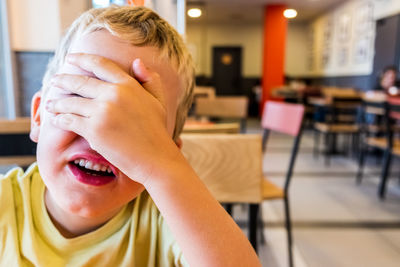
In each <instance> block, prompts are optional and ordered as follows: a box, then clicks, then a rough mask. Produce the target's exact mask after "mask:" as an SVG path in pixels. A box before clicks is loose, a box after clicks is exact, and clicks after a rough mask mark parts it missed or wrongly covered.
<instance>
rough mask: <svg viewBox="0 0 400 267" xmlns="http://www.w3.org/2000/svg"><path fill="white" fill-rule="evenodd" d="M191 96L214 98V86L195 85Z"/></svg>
mask: <svg viewBox="0 0 400 267" xmlns="http://www.w3.org/2000/svg"><path fill="white" fill-rule="evenodd" d="M193 97H194V98H195V99H196V98H197V97H205V98H215V88H214V87H212V86H196V87H195V88H194V89H193Z"/></svg>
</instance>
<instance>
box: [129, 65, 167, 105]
mask: <svg viewBox="0 0 400 267" xmlns="http://www.w3.org/2000/svg"><path fill="white" fill-rule="evenodd" d="M132 70H133V73H134V75H135V78H136V79H137V80H138V81H139V82H140V83H141V84H142V86H143V88H144V89H146V90H147V91H148V92H149V93H150V94H152V95H153V96H154V97H155V98H156V99H158V100H159V101H160V102H161V103H162V104H163V105H164V104H165V103H164V93H163V91H162V84H161V80H160V75H159V74H158V73H157V72H154V71H151V70H149V69H148V68H146V67H145V66H144V64H143V62H142V61H141V60H140V59H139V58H137V59H135V60H134V61H133V63H132Z"/></svg>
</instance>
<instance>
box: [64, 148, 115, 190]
mask: <svg viewBox="0 0 400 267" xmlns="http://www.w3.org/2000/svg"><path fill="white" fill-rule="evenodd" d="M68 167H69V169H70V170H71V172H72V174H73V176H74V178H75V179H76V180H78V181H79V182H81V183H84V184H87V185H93V186H102V185H105V184H108V183H111V182H112V181H114V180H115V179H116V178H117V176H118V170H117V169H116V168H115V167H114V166H113V165H112V164H110V163H109V162H108V161H107V160H106V159H104V158H103V157H102V156H100V155H98V154H97V155H96V154H79V155H75V156H73V157H72V158H71V160H70V161H69V163H68Z"/></svg>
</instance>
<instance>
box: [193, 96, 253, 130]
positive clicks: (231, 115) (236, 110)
mask: <svg viewBox="0 0 400 267" xmlns="http://www.w3.org/2000/svg"><path fill="white" fill-rule="evenodd" d="M195 101H196V103H195V115H196V116H206V117H210V118H215V119H235V120H239V121H240V125H241V127H240V128H241V132H245V130H246V119H247V110H248V102H249V101H248V98H247V97H245V96H224V97H222V96H217V97H215V98H213V99H212V98H204V97H199V98H197V99H196V100H195Z"/></svg>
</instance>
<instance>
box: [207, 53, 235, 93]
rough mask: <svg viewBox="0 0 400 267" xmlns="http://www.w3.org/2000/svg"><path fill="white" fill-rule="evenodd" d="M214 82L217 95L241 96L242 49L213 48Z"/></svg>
mask: <svg viewBox="0 0 400 267" xmlns="http://www.w3.org/2000/svg"><path fill="white" fill-rule="evenodd" d="M213 81H214V86H215V90H216V93H217V95H239V94H240V88H241V81H242V48H241V47H213Z"/></svg>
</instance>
